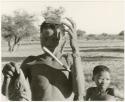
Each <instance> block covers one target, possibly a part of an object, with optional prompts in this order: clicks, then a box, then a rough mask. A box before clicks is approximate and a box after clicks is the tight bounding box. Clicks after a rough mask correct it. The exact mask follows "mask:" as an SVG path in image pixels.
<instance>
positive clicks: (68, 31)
mask: <svg viewBox="0 0 125 102" xmlns="http://www.w3.org/2000/svg"><path fill="white" fill-rule="evenodd" d="M65 31H66V32H67V33H68V35H69V36H70V38H73V33H72V31H71V30H70V29H66V30H65Z"/></svg>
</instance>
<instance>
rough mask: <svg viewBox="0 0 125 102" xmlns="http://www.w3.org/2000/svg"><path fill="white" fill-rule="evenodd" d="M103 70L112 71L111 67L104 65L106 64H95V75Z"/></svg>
mask: <svg viewBox="0 0 125 102" xmlns="http://www.w3.org/2000/svg"><path fill="white" fill-rule="evenodd" d="M103 71H106V72H109V73H110V69H109V68H108V67H107V66H104V65H98V66H95V67H94V70H93V76H94V75H96V74H98V73H100V72H103Z"/></svg>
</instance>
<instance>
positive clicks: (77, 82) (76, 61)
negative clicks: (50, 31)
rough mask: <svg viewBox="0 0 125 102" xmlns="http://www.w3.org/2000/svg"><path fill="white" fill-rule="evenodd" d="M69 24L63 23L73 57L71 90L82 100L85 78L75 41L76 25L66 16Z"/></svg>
mask: <svg viewBox="0 0 125 102" xmlns="http://www.w3.org/2000/svg"><path fill="white" fill-rule="evenodd" d="M66 19H67V20H68V21H69V22H70V23H71V25H69V24H67V23H63V24H64V25H65V26H66V27H67V28H68V29H67V30H66V31H67V32H68V34H69V37H70V46H71V48H72V58H73V64H72V69H71V72H72V77H73V90H74V92H75V94H76V96H77V97H78V100H83V94H84V91H85V90H84V85H85V81H84V80H85V79H84V73H83V68H82V64H81V57H80V53H79V47H78V43H77V34H76V25H75V23H74V22H73V21H72V20H71V19H69V18H66Z"/></svg>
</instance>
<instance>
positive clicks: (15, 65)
mask: <svg viewBox="0 0 125 102" xmlns="http://www.w3.org/2000/svg"><path fill="white" fill-rule="evenodd" d="M10 64H11V65H12V66H13V67H14V68H15V71H16V72H17V74H19V68H18V66H17V64H16V63H14V62H10Z"/></svg>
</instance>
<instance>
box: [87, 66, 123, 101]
mask: <svg viewBox="0 0 125 102" xmlns="http://www.w3.org/2000/svg"><path fill="white" fill-rule="evenodd" d="M92 80H93V81H94V82H95V84H96V85H97V87H90V88H88V89H87V94H86V100H115V97H118V98H121V99H123V98H124V96H123V95H122V94H121V93H120V92H119V91H118V90H116V89H114V88H109V85H110V81H111V79H110V69H109V68H108V67H106V66H104V65H98V66H96V67H95V68H94V70H93V77H92Z"/></svg>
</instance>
